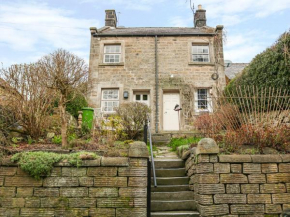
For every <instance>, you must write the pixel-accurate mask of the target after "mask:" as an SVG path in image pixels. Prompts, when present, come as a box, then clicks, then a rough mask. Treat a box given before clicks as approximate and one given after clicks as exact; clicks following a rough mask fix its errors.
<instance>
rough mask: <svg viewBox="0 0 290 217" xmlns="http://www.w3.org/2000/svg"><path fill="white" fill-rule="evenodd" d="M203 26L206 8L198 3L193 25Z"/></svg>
mask: <svg viewBox="0 0 290 217" xmlns="http://www.w3.org/2000/svg"><path fill="white" fill-rule="evenodd" d="M203 26H206V10H204V9H203V8H202V6H201V5H198V9H197V10H196V12H195V14H194V27H203Z"/></svg>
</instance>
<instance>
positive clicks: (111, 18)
mask: <svg viewBox="0 0 290 217" xmlns="http://www.w3.org/2000/svg"><path fill="white" fill-rule="evenodd" d="M105 12H106V18H105V26H111V27H116V26H117V16H116V11H115V10H105Z"/></svg>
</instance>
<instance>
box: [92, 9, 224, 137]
mask: <svg viewBox="0 0 290 217" xmlns="http://www.w3.org/2000/svg"><path fill="white" fill-rule="evenodd" d="M105 12H106V18H105V26H104V27H102V28H100V29H97V28H95V27H91V28H90V31H91V48H90V64H89V67H90V77H89V79H90V81H91V84H92V87H93V88H92V91H91V93H90V95H89V103H90V106H92V107H93V108H95V109H96V111H97V112H96V113H97V114H101V115H102V116H103V117H104V116H106V115H108V114H112V113H113V112H114V107H117V106H119V105H120V104H121V103H126V102H134V101H135V102H142V103H145V104H147V105H148V106H149V107H150V108H151V110H152V113H151V115H152V116H151V126H152V128H154V131H155V132H164V131H179V130H183V131H184V130H187V129H189V127H190V126H192V123H193V120H194V118H195V117H196V116H198V115H199V114H201V113H204V112H211V111H212V110H213V103H212V101H211V97H212V96H213V95H215V94H216V90H217V88H224V86H225V84H226V82H225V74H224V64H223V63H224V59H223V26H221V25H218V26H216V27H215V28H212V27H208V26H207V24H206V21H207V20H206V10H204V9H203V8H202V6H201V5H199V7H198V10H196V12H195V14H194V20H193V22H194V27H128V28H126V27H121V26H117V17H116V13H115V10H106V11H105ZM176 105H179V107H181V108H182V110H180V111H176V110H175V109H174V108H175V107H176Z"/></svg>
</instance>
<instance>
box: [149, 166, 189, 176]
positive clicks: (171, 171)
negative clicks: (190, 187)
mask: <svg viewBox="0 0 290 217" xmlns="http://www.w3.org/2000/svg"><path fill="white" fill-rule="evenodd" d="M155 174H156V176H157V177H179V176H185V168H162V169H155ZM151 176H153V171H152V172H151Z"/></svg>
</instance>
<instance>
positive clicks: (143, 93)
mask: <svg viewBox="0 0 290 217" xmlns="http://www.w3.org/2000/svg"><path fill="white" fill-rule="evenodd" d="M137 95H140V97H141V98H142V99H141V100H137V99H136V96H137ZM144 95H147V100H143V96H144ZM133 101H134V102H140V103H144V104H146V105H147V106H148V107H149V106H150V92H139V91H138V92H133Z"/></svg>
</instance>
